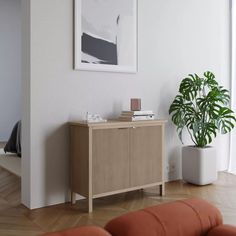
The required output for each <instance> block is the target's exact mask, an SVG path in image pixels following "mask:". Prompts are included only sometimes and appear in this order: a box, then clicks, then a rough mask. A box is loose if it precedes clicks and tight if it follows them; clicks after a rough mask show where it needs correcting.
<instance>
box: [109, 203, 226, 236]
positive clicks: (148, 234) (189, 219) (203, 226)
mask: <svg viewBox="0 0 236 236" xmlns="http://www.w3.org/2000/svg"><path fill="white" fill-rule="evenodd" d="M220 224H222V217H221V214H220V212H219V211H218V209H216V208H215V207H214V206H212V205H210V204H209V203H207V202H205V201H203V200H200V199H189V200H183V201H177V202H171V203H167V204H161V205H158V206H155V207H150V208H146V209H144V210H141V211H138V212H133V213H129V214H126V215H123V216H121V217H118V218H116V219H114V220H112V221H110V222H109V223H108V224H107V225H106V227H105V229H106V230H107V231H108V232H110V233H111V234H112V235H114V236H203V235H207V233H208V231H209V230H210V229H212V228H213V227H216V226H218V225H220ZM222 236H223V235H222Z"/></svg>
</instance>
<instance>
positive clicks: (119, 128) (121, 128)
mask: <svg viewBox="0 0 236 236" xmlns="http://www.w3.org/2000/svg"><path fill="white" fill-rule="evenodd" d="M118 129H128V128H118Z"/></svg>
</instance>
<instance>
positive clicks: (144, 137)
mask: <svg viewBox="0 0 236 236" xmlns="http://www.w3.org/2000/svg"><path fill="white" fill-rule="evenodd" d="M165 123H166V121H165V120H154V121H136V122H123V121H108V122H105V123H85V122H70V184H71V185H70V188H71V201H72V203H75V194H76V193H78V194H80V195H82V196H84V197H86V198H87V199H88V211H89V212H92V211H93V199H94V198H98V197H104V196H108V195H112V194H117V193H122V192H128V191H133V190H137V189H144V188H148V187H153V186H160V194H161V195H164V193H165V183H164V167H163V166H164V156H165V155H164V149H165V148H164V144H165V141H164V127H165Z"/></svg>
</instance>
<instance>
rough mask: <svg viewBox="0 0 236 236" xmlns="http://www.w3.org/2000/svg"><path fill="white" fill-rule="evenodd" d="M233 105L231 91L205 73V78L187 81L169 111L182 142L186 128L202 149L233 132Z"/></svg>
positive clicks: (210, 73)
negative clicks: (231, 106)
mask: <svg viewBox="0 0 236 236" xmlns="http://www.w3.org/2000/svg"><path fill="white" fill-rule="evenodd" d="M229 101H230V95H229V91H228V90H226V89H224V88H223V87H222V86H219V84H218V82H217V81H216V80H215V75H214V74H213V73H212V72H210V71H207V72H205V73H204V76H203V78H201V77H199V76H198V75H197V74H190V75H189V76H188V77H186V78H184V79H183V80H182V82H181V84H180V87H179V94H178V95H177V96H176V97H175V99H174V101H173V102H172V104H171V106H170V108H169V114H170V115H171V116H172V122H173V123H174V124H175V125H176V126H177V133H178V136H179V138H180V140H181V142H182V132H183V129H184V128H186V129H187V131H188V133H189V135H190V137H191V139H192V141H193V142H194V143H195V145H196V146H198V147H205V146H206V145H208V144H210V143H211V142H212V140H213V138H215V137H216V135H217V132H220V133H222V134H225V133H228V132H230V131H231V130H232V129H233V128H234V125H235V122H236V119H235V116H234V112H233V111H232V110H231V109H230V108H229V107H228V105H229Z"/></svg>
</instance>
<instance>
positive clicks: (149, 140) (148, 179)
mask: <svg viewBox="0 0 236 236" xmlns="http://www.w3.org/2000/svg"><path fill="white" fill-rule="evenodd" d="M162 148H163V147H162V127H161V126H150V127H149V126H148V127H137V128H133V129H131V130H130V154H131V156H130V158H131V159H130V180H131V187H136V186H142V185H145V184H151V183H156V182H160V181H162Z"/></svg>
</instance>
